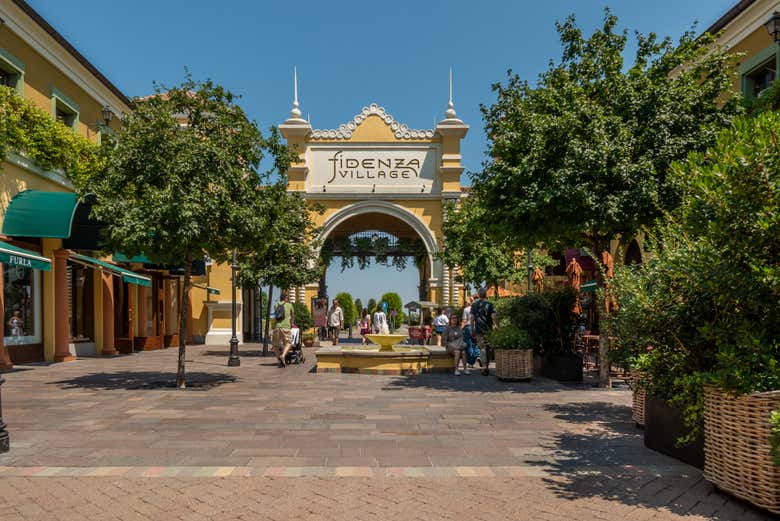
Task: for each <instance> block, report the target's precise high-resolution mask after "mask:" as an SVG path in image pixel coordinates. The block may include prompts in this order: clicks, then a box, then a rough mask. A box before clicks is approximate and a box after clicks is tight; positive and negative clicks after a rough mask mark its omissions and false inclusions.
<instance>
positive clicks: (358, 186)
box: [308, 146, 438, 193]
mask: <svg viewBox="0 0 780 521" xmlns="http://www.w3.org/2000/svg"><path fill="white" fill-rule="evenodd" d="M308 155H309V157H308V165H309V176H308V181H309V182H308V191H309V192H325V193H343V192H349V193H355V192H365V193H431V192H432V191H433V190H434V184H435V179H436V162H437V157H438V148H437V147H435V146H424V147H421V146H384V147H382V146H376V147H373V146H372V147H345V146H338V147H334V146H321V147H318V146H312V147H310V148H309V150H308Z"/></svg>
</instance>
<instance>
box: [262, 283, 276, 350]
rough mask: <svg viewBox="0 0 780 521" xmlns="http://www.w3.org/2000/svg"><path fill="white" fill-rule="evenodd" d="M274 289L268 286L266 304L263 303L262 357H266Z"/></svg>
mask: <svg viewBox="0 0 780 521" xmlns="http://www.w3.org/2000/svg"><path fill="white" fill-rule="evenodd" d="M273 292H274V287H273V286H272V285H270V284H269V285H268V302H266V303H265V334H264V335H263V356H268V333H269V330H270V328H271V321H270V320H268V317H270V316H271V301H272V300H273V294H274V293H273Z"/></svg>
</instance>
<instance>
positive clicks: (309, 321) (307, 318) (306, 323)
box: [293, 302, 314, 331]
mask: <svg viewBox="0 0 780 521" xmlns="http://www.w3.org/2000/svg"><path fill="white" fill-rule="evenodd" d="M293 311H294V312H295V325H297V326H298V327H299V328H300V329H301V331H306V330H307V329H311V328H313V327H314V319H313V318H312V316H311V313H309V308H307V307H306V304H304V303H302V302H295V303H293Z"/></svg>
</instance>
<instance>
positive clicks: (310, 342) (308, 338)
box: [301, 331, 317, 347]
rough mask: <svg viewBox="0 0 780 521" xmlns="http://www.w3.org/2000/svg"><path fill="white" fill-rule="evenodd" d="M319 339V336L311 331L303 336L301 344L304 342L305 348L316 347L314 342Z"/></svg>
mask: <svg viewBox="0 0 780 521" xmlns="http://www.w3.org/2000/svg"><path fill="white" fill-rule="evenodd" d="M316 339H317V335H315V334H314V333H312V332H311V331H307V332H306V333H304V334H303V335H301V342H303V345H304V347H314V341H315V340H316Z"/></svg>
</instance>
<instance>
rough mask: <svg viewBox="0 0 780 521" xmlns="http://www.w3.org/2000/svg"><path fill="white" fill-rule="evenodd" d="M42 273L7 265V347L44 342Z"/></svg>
mask: <svg viewBox="0 0 780 521" xmlns="http://www.w3.org/2000/svg"><path fill="white" fill-rule="evenodd" d="M39 287H40V272H39V271H37V270H33V269H30V268H23V267H21V266H11V265H8V264H4V265H3V298H4V302H5V316H4V317H3V323H4V331H5V343H6V344H7V345H11V346H12V345H22V344H39V343H40V342H41V302H40V298H39V289H38V288H39Z"/></svg>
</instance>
